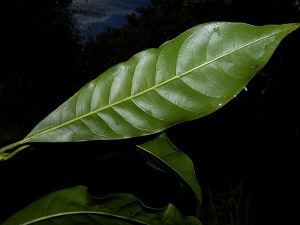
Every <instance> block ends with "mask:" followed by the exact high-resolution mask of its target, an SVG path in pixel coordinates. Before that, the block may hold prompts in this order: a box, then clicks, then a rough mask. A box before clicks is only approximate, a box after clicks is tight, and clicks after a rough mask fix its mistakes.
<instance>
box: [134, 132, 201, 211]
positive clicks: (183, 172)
mask: <svg viewBox="0 0 300 225" xmlns="http://www.w3.org/2000/svg"><path fill="white" fill-rule="evenodd" d="M137 147H138V149H140V150H142V151H139V152H141V153H142V155H144V156H145V158H146V159H147V162H148V163H149V164H150V165H151V166H153V167H154V168H156V169H159V170H162V171H164V172H166V171H169V170H170V169H171V171H173V172H175V174H177V175H178V176H179V177H180V178H181V180H182V181H184V182H183V184H187V185H188V186H189V187H190V188H191V189H192V190H193V192H194V194H195V196H196V198H197V200H198V203H199V205H200V204H201V203H202V196H201V188H200V184H199V182H198V179H197V177H196V175H195V169H194V165H193V162H192V160H191V159H190V157H189V156H188V155H187V154H185V153H184V152H182V151H180V150H179V149H177V148H176V147H175V146H174V145H173V144H172V143H171V142H170V140H169V139H168V137H167V135H166V134H165V133H162V134H161V135H159V136H158V137H157V138H155V139H154V140H151V141H148V142H146V143H144V144H142V145H137ZM145 153H146V154H145Z"/></svg>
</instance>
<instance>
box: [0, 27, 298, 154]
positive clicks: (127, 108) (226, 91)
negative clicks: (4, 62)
mask: <svg viewBox="0 0 300 225" xmlns="http://www.w3.org/2000/svg"><path fill="white" fill-rule="evenodd" d="M299 26H300V23H290V24H281V25H265V26H252V25H249V24H244V23H231V22H210V23H204V24H200V25H197V26H195V27H192V28H190V29H189V30H187V31H185V32H183V33H182V34H180V35H179V36H177V37H176V38H174V39H173V40H170V41H168V42H165V43H164V44H162V45H161V46H160V47H159V48H157V49H148V50H145V51H142V52H140V53H137V54H136V55H134V56H133V57H131V58H130V59H129V60H128V61H126V62H123V63H120V64H118V65H116V66H114V67H112V68H110V69H108V70H107V71H106V72H104V73H103V74H101V75H100V76H99V77H98V78H96V79H95V80H92V81H91V82H89V83H88V84H86V85H85V86H84V87H82V88H81V89H80V90H79V91H78V92H77V93H76V94H75V95H73V96H72V97H71V98H70V99H68V100H67V101H66V102H64V103H63V104H62V105H61V106H59V107H58V108H57V109H56V110H54V111H53V112H52V113H50V114H49V115H48V116H47V117H46V118H45V119H44V120H42V121H41V122H40V123H38V124H37V125H36V127H34V129H33V130H32V131H31V132H30V133H29V134H28V135H27V136H26V137H25V138H24V139H23V140H21V141H19V142H17V143H14V144H12V145H9V146H6V147H4V148H2V149H0V159H7V158H8V157H9V156H8V154H9V153H5V152H6V151H8V150H11V149H13V148H15V147H16V146H19V145H22V144H25V143H28V142H74V141H88V140H103V139H121V138H130V137H136V136H142V135H148V134H153V133H157V132H160V131H163V130H165V129H166V128H168V127H170V126H173V125H175V124H178V123H181V122H184V121H189V120H194V119H197V118H200V117H203V116H205V115H208V114H210V113H212V112H214V111H216V110H218V109H219V108H220V107H222V106H224V105H225V104H226V103H227V102H229V101H230V100H231V99H232V98H234V96H236V95H237V94H238V93H239V92H240V91H241V90H243V88H244V87H245V86H246V85H247V83H248V82H249V81H250V80H251V79H252V78H253V76H254V75H255V74H256V73H257V72H258V71H259V70H260V69H261V68H262V67H263V66H264V65H265V64H266V63H267V62H268V60H269V59H270V57H271V55H272V54H273V52H274V51H275V49H276V48H277V46H278V45H279V43H280V42H281V41H282V39H283V38H284V37H285V36H286V35H288V34H289V33H291V32H292V31H294V30H296V29H298V28H299ZM17 150H18V149H17Z"/></svg>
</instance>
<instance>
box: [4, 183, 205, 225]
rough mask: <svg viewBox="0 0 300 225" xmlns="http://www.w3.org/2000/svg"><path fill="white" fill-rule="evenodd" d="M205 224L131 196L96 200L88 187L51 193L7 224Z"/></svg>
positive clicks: (173, 210)
mask: <svg viewBox="0 0 300 225" xmlns="http://www.w3.org/2000/svg"><path fill="white" fill-rule="evenodd" d="M16 224H18V225H29V224H34V225H45V224H47V225H52V224H53V225H57V224H63V225H69V224H70V225H77V224H78V225H85V224H87V225H90V224H95V225H97V224H99V225H107V224H109V225H132V224H143V225H162V224H164V225H182V224H187V225H201V222H200V221H199V220H198V219H197V218H195V217H191V216H187V217H184V216H182V215H181V214H180V213H179V211H178V210H177V208H176V207H175V206H174V205H172V204H168V205H167V206H166V207H165V208H162V209H154V208H149V207H146V206H144V205H143V204H142V203H141V202H140V201H139V200H138V199H137V198H135V197H134V196H132V195H131V194H123V193H120V194H112V195H108V196H105V197H103V198H100V199H96V198H93V197H91V196H90V195H88V194H87V188H86V187H85V186H77V187H73V188H68V189H64V190H60V191H56V192H53V193H50V194H48V195H46V196H44V197H43V198H41V199H39V200H37V201H35V202H33V203H32V204H30V205H28V206H27V207H25V208H24V209H22V210H20V211H19V212H17V213H15V214H14V215H12V216H11V217H10V218H8V219H7V220H6V221H5V222H4V223H3V225H16Z"/></svg>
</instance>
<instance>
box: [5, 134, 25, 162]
mask: <svg viewBox="0 0 300 225" xmlns="http://www.w3.org/2000/svg"><path fill="white" fill-rule="evenodd" d="M26 142H27V141H26V139H23V140H21V141H18V142H15V143H12V144H10V145H7V146H5V147H3V148H0V161H5V160H8V159H10V158H11V157H13V156H14V155H15V154H17V153H18V152H20V151H22V150H23V149H25V148H28V147H29V146H30V145H22V144H24V143H26ZM20 145H22V146H20ZM17 146H20V147H18V148H17V149H15V150H13V151H11V152H7V151H8V150H12V149H14V148H15V147H17Z"/></svg>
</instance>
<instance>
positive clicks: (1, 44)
mask: <svg viewBox="0 0 300 225" xmlns="http://www.w3.org/2000/svg"><path fill="white" fill-rule="evenodd" d="M70 4H71V0H68V1H59V0H57V1H52V0H48V1H41V0H31V1H29V0H25V1H21V0H17V1H1V2H0V36H1V37H0V38H1V39H0V144H1V146H4V145H7V144H9V143H12V142H15V141H18V140H20V139H22V138H23V137H24V136H25V135H26V134H27V133H28V132H29V131H30V130H31V129H32V128H33V127H34V126H35V125H36V124H37V123H38V122H39V121H40V120H41V119H43V118H44V117H45V116H46V115H48V114H49V113H50V112H51V111H52V110H54V109H55V108H56V107H57V106H58V105H60V104H61V103H62V102H63V101H65V100H66V99H67V98H68V97H70V96H71V95H72V94H73V93H75V92H76V91H77V90H78V89H79V88H80V87H81V86H83V85H84V84H85V83H87V82H88V81H90V80H92V79H93V78H95V77H97V76H98V75H99V74H101V73H102V72H104V71H105V70H106V69H108V68H109V67H111V66H113V65H115V64H117V63H120V62H122V61H125V60H127V59H129V57H131V56H132V55H133V54H135V53H137V52H139V51H141V50H144V49H147V48H152V47H158V46H159V45H161V44H162V43H163V42H165V41H167V40H169V39H171V38H173V37H175V36H177V35H178V34H180V33H181V32H183V31H185V30H186V29H188V28H190V27H192V26H194V25H196V24H199V23H204V22H211V21H233V22H245V23H249V24H253V25H264V24H282V23H292V22H299V17H300V11H299V7H300V5H299V4H300V2H299V1H298V0H252V1H237V0H232V1H230V0H229V1H228V0H227V1H225V0H223V1H222V0H219V1H218V0H215V1H213V0H206V1H205V0H203V1H183V0H153V1H152V5H151V6H149V7H140V8H137V9H136V10H135V13H133V14H131V15H128V16H127V21H128V24H127V25H125V26H124V27H122V28H120V29H112V28H107V29H106V30H105V31H104V32H102V33H100V34H99V35H98V36H97V37H96V38H92V37H91V38H90V39H89V40H88V41H87V43H86V44H84V45H83V44H81V40H82V37H81V36H80V33H79V31H78V30H76V27H75V26H74V24H73V21H72V13H74V12H72V11H70V10H69V9H68V7H69V6H70ZM138 15H139V16H138ZM299 40H300V33H299V31H294V32H293V33H292V34H291V35H289V36H287V37H286V38H285V39H284V40H283V41H282V42H281V44H280V45H279V47H278V48H277V49H276V51H275V53H274V55H273V56H272V58H271V59H270V61H269V62H268V64H267V65H266V66H265V67H264V68H263V69H262V70H261V71H260V72H259V73H258V74H257V75H256V76H255V77H254V78H253V79H252V80H251V81H250V83H249V84H248V85H247V89H248V91H243V92H241V94H239V95H238V96H237V98H235V99H233V100H232V101H231V102H229V103H228V104H227V105H225V106H224V107H223V108H221V109H220V110H218V111H216V112H215V113H213V114H211V115H209V116H206V117H204V118H200V119H198V120H195V121H191V122H186V123H183V124H179V125H176V126H174V127H172V128H170V129H168V130H167V131H166V133H167V135H168V136H169V138H170V140H171V141H172V142H173V144H174V145H175V146H177V147H178V148H179V149H181V150H182V151H185V152H186V153H187V154H188V155H189V156H190V157H191V159H192V160H193V162H194V164H195V168H196V171H197V176H198V179H199V182H200V184H201V187H202V189H203V198H204V203H203V208H204V209H203V210H204V211H205V210H206V211H205V212H206V214H205V212H204V216H203V219H202V220H203V222H204V224H205V221H209V219H208V218H206V216H205V215H208V211H209V210H208V205H209V202H210V200H211V199H212V197H211V196H219V195H221V194H226V193H233V192H234V191H233V190H236V189H237V188H242V200H243V201H242V204H244V205H245V206H246V205H247V203H246V202H247V201H246V200H245V199H250V201H249V206H250V209H249V210H248V211H247V212H249V216H247V215H246V213H242V214H243V215H241V216H244V217H246V218H247V222H240V224H255V225H256V224H258V225H259V224H263V225H267V224H289V225H293V224H300V217H299V216H298V213H299V212H298V211H299V206H298V204H299V200H300V198H299V188H300V185H299V184H298V183H299V182H298V181H299V178H300V165H299V158H298V154H299V150H300V146H299V132H300V130H299V115H300V114H299V111H300V110H299V97H300V90H299V76H300V69H299V55H298V54H299V52H300V49H299V48H300V44H299ZM151 138H153V137H152V136H149V137H141V138H134V139H129V140H120V141H93V142H85V143H76V144H74V143H69V144H46V143H44V144H42V143H41V144H34V145H32V148H31V149H30V150H24V151H23V152H21V153H18V154H17V155H16V156H15V157H13V158H12V159H10V160H8V161H4V162H0V174H1V181H0V193H1V195H0V223H1V221H2V222H3V221H4V220H5V219H6V218H8V217H9V216H10V215H12V214H13V213H14V212H16V211H17V210H19V209H21V208H23V207H24V206H26V205H28V204H29V203H31V202H32V201H34V200H36V199H38V198H40V197H42V196H44V195H45V194H47V193H49V192H52V191H55V190H59V189H63V188H68V187H72V186H76V185H86V186H88V188H89V191H90V193H91V194H93V195H95V196H97V197H101V196H103V195H105V194H110V193H114V192H128V193H133V194H135V195H136V196H137V197H139V198H140V199H141V200H142V201H143V202H144V203H145V204H146V205H149V206H153V207H163V206H165V205H166V203H167V202H172V203H174V204H177V205H178V207H179V208H180V210H181V211H182V212H183V214H184V215H190V214H191V211H190V209H193V205H192V204H190V201H191V202H192V203H194V202H193V199H192V198H191V193H190V192H189V191H188V190H186V191H185V192H184V193H183V196H184V197H183V198H182V199H181V200H179V201H177V196H178V194H179V185H178V184H177V182H176V180H175V179H173V178H171V177H169V176H166V175H165V174H161V173H160V172H158V171H153V169H151V168H149V167H148V166H147V165H146V164H145V163H144V162H143V160H141V157H140V156H139V155H137V153H136V152H135V147H134V146H135V145H136V144H141V143H143V142H144V141H147V140H150V139H151ZM241 181H243V185H241ZM189 198H191V199H189ZM185 200H186V202H185ZM227 200H228V199H227ZM221 210H223V209H221ZM207 224H208V222H207Z"/></svg>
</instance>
